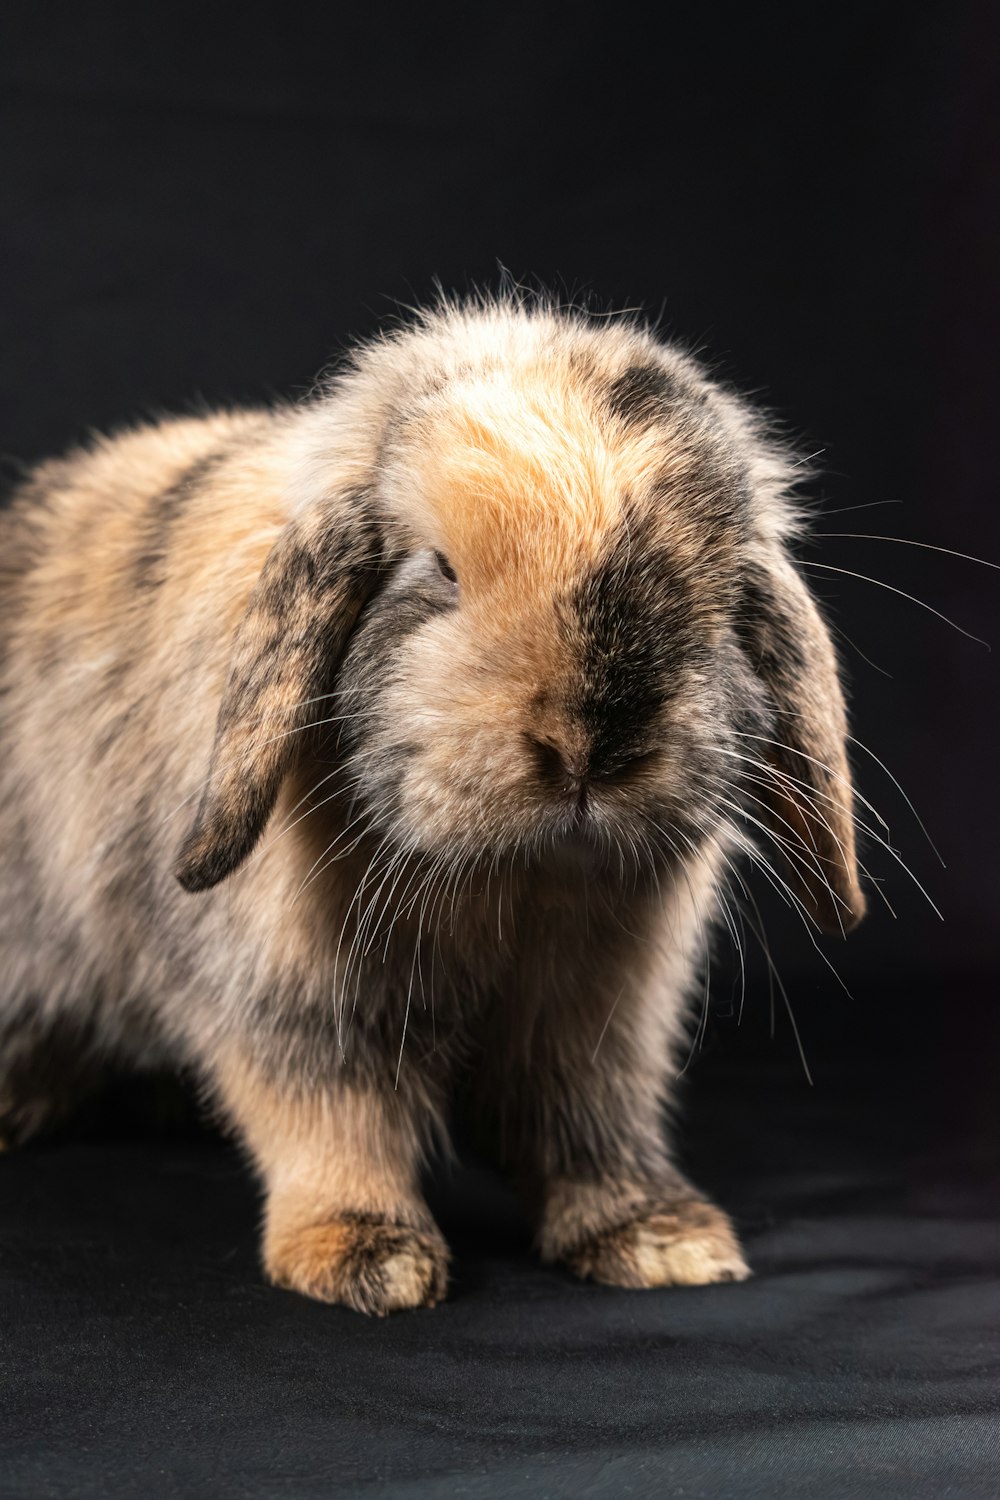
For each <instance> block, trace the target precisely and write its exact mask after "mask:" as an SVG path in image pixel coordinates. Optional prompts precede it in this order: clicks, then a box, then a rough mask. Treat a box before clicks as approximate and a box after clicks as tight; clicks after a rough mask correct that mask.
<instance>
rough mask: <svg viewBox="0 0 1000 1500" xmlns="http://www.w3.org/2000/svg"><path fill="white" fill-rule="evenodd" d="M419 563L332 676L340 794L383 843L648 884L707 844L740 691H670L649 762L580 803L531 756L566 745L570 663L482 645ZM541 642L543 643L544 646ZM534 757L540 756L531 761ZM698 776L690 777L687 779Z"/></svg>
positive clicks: (522, 649) (512, 643) (364, 625)
mask: <svg viewBox="0 0 1000 1500" xmlns="http://www.w3.org/2000/svg"><path fill="white" fill-rule="evenodd" d="M467 615H468V612H467V611H466V610H464V609H463V608H461V607H459V606H457V605H456V603H455V602H454V600H453V599H449V597H448V596H447V595H446V594H445V593H444V591H443V590H442V588H441V586H440V582H439V581H435V579H434V578H433V577H432V576H431V575H430V574H429V572H428V568H427V565H426V562H425V561H422V560H421V558H420V557H419V556H418V557H416V558H414V559H411V560H410V561H409V562H407V563H406V564H404V566H403V567H402V568H401V569H400V570H399V571H398V573H397V575H396V577H395V578H394V579H393V581H392V583H391V584H390V585H389V587H388V588H387V590H386V591H385V594H384V595H383V596H382V597H381V598H380V599H378V600H377V601H375V602H373V604H372V605H371V606H370V608H369V610H368V611H367V613H366V616H365V617H364V619H363V620H362V622H361V625H360V626H359V629H358V631H357V633H356V636H355V639H354V641H353V642H352V645H351V647H350V649H349V652H348V655H347V658H346V660H345V662H344V666H343V670H342V672H341V676H340V692H339V699H340V703H341V706H342V710H343V727H342V730H341V732H340V742H341V748H342V750H344V749H346V751H347V765H348V770H349V775H350V780H351V785H352V788H353V791H354V793H355V795H356V797H357V799H358V801H359V802H360V803H361V804H362V805H363V807H364V810H365V811H366V813H367V815H368V816H369V817H370V818H371V820H372V822H373V823H375V824H376V825H377V826H378V827H379V828H380V829H382V830H383V831H385V832H391V834H392V837H393V839H394V840H395V841H398V842H399V843H402V844H408V845H410V846H411V847H412V848H413V849H415V850H419V851H420V852H422V853H426V854H430V855H440V856H443V857H448V858H453V859H462V858H465V857H467V856H477V857H485V858H493V857H495V856H497V855H503V854H510V853H512V852H513V851H515V850H517V851H520V850H527V851H534V852H541V851H543V850H544V849H545V848H547V847H550V846H551V845H552V844H553V843H554V842H556V841H558V842H559V843H560V844H565V843H566V841H567V840H569V847H570V848H571V850H572V851H573V852H574V853H575V856H576V858H577V859H579V860H584V861H585V862H588V863H594V864H595V865H603V864H607V863H608V861H609V860H610V861H612V862H614V864H615V866H616V867H618V866H619V865H620V864H622V862H623V860H624V861H625V862H628V861H631V862H632V863H634V866H635V870H636V873H638V872H639V871H640V870H641V869H644V870H646V871H647V872H648V871H650V870H652V869H655V868H656V867H657V866H661V865H662V864H664V863H669V862H672V860H673V859H674V858H675V857H677V856H680V857H686V856H687V855H688V854H690V853H691V851H692V847H693V846H694V845H696V844H699V843H700V842H701V839H702V837H703V836H704V835H705V834H706V833H707V832H716V831H717V829H718V811H719V810H718V808H717V807H716V805H715V802H716V798H715V796H714V795H713V791H712V788H713V785H719V784H721V782H722V780H723V778H724V776H725V773H726V772H727V770H728V767H727V765H726V763H725V761H724V760H723V759H722V757H721V755H720V753H719V747H720V745H722V743H723V741H724V732H723V728H722V726H724V725H725V724H726V723H727V722H728V719H729V717H730V716H731V714H732V712H733V706H734V703H735V702H736V701H737V699H738V692H737V689H736V687H735V686H734V684H733V683H732V682H731V681H730V679H729V677H728V676H727V674H726V673H725V672H722V673H720V674H719V676H718V677H717V678H716V679H715V680H714V682H711V683H708V682H706V681H705V680H704V679H703V677H702V675H701V674H700V673H699V674H698V675H697V678H695V677H694V676H692V677H690V679H685V680H682V681H681V682H679V683H678V685H677V692H676V694H675V696H674V697H673V699H672V701H671V703H670V706H669V709H668V710H667V711H665V712H664V715H663V720H662V723H661V724H660V725H659V726H658V727H657V733H656V738H657V749H656V751H655V753H653V754H651V755H649V756H647V757H645V758H644V759H643V760H642V761H641V762H640V763H638V764H637V765H635V766H630V767H629V768H628V771H627V774H625V775H623V776H622V777H620V778H612V779H609V780H607V781H606V782H604V783H602V784H600V785H593V786H591V787H590V788H589V790H588V794H587V804H586V806H587V815H586V818H581V817H580V816H579V809H580V802H579V793H578V790H577V789H575V788H574V787H573V786H572V785H571V784H569V783H564V782H563V780H562V779H561V777H560V775H559V773H558V771H557V770H555V771H554V770H553V768H552V765H551V764H550V763H549V760H550V759H551V758H549V760H547V759H546V756H545V754H544V741H545V740H546V738H547V736H548V735H549V734H550V733H552V734H553V735H554V736H555V737H557V738H558V739H559V740H561V741H563V742H565V741H566V740H567V739H568V738H569V737H570V736H571V735H572V733H573V728H574V726H573V723H572V721H571V718H569V717H567V716H564V715H563V714H562V713H561V710H560V707H559V705H560V704H561V703H566V702H569V701H571V699H572V692H571V689H572V684H573V667H574V663H573V662H571V661H569V660H565V661H561V660H559V659H558V656H559V654H558V652H557V651H555V650H553V649H552V648H551V646H549V645H548V643H547V642H546V641H545V637H544V635H542V634H541V632H539V633H538V637H536V638H535V639H534V640H533V639H532V634H531V632H530V631H529V630H525V631H524V633H523V634H522V635H521V636H520V638H519V637H518V635H517V634H513V636H511V635H508V636H507V637H506V639H505V640H504V641H503V642H501V641H500V640H499V639H496V638H494V637H493V636H492V635H491V633H490V632H489V630H488V629H487V628H486V623H485V621H483V620H474V621H470V619H469V618H468V617H467ZM554 634H555V632H554V631H551V630H550V632H549V640H551V639H552V637H553V636H554ZM540 750H541V753H540ZM699 773H700V774H699Z"/></svg>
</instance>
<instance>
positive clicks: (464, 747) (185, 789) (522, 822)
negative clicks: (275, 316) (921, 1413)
mask: <svg viewBox="0 0 1000 1500" xmlns="http://www.w3.org/2000/svg"><path fill="white" fill-rule="evenodd" d="M798 472H799V471H798V470H797V469H796V468H795V464H794V460H793V457H792V455H791V453H790V451H789V449H788V448H787V446H786V444H785V442H784V440H782V439H779V438H778V437H776V436H775V435H774V433H773V432H772V430H771V427H770V425H769V423H768V422H767V421H766V420H765V419H764V417H763V416H762V415H761V414H759V413H757V412H756V411H755V410H754V409H753V408H752V407H751V406H750V405H748V404H747V403H746V402H745V401H744V400H743V399H742V398H741V397H739V396H737V395H735V394H733V393H732V392H730V391H729V390H728V388H726V387H724V386H723V385H722V384H720V383H719V382H718V381H717V380H716V379H714V378H713V377H711V376H710V375H709V374H708V372H707V371H706V369H705V368H704V367H703V366H702V365H701V364H700V363H699V362H698V361H697V360H695V359H694V358H693V357H692V356H690V355H689V354H688V353H686V352H684V351H683V350H681V349H680V348H679V347H676V346H674V345H673V344H671V343H669V342H667V341H665V340H663V339H662V338H661V337H659V335H658V334H657V333H656V332H655V331H654V330H653V329H651V328H650V327H649V326H647V325H646V324H644V323H642V322H641V321H639V320H638V319H637V318H636V317H635V316H624V315H623V316H615V317H608V318H596V317H590V316H588V315H587V314H586V313H584V312H581V311H579V310H573V309H565V308H561V307H560V306H558V305H557V304H556V303H554V302H552V301H547V300H545V299H544V298H542V297H539V298H536V299H528V298H525V297H518V296H513V295H500V296H497V297H488V296H480V297H476V298H473V299H471V300H470V299H447V298H442V299H441V300H440V301H439V302H438V303H437V304H435V305H434V306H432V307H430V308H428V309H426V310H418V311H415V312H414V313H413V315H412V316H408V317H407V319H406V320H405V321H402V322H401V323H400V325H399V326H397V327H394V328H393V329H391V330H390V331H388V332H385V333H383V334H382V335H380V336H379V337H377V338H375V339H373V340H372V341H370V342H368V343H366V344H362V345H359V346H358V347H357V348H355V349H354V350H353V351H352V352H351V353H350V355H349V357H348V358H346V359H345V360H344V362H343V363H342V365H341V367H340V368H339V369H338V370H337V371H336V372H335V373H334V374H333V375H332V376H329V377H327V378H326V379H325V380H324V381H323V382H322V383H321V384H320V385H319V386H318V387H317V389H316V390H315V391H314V392H313V393H312V394H310V395H309V396H308V397H307V398H306V399H304V400H302V401H301V402H298V403H290V404H275V405H274V406H273V407H269V408H266V409H263V408H262V409H246V410H230V411H218V412H214V413H210V414H207V415H198V416H190V417H184V418H176V419H168V420H161V421H156V422H152V423H150V424H147V425H143V426H138V427H136V428H134V429H131V430H126V431H123V432H121V433H119V434H117V435H115V436H112V437H107V438H104V437H99V438H97V439H95V440H94V441H93V442H92V443H91V445H90V446H88V447H86V448H83V449H79V450H77V451H75V452H71V453H70V454H69V455H68V456H66V457H63V458H59V459H55V460H53V461H50V462H44V463H42V464H40V465H39V466H38V467H37V468H35V469H34V470H33V471H31V472H30V473H29V474H28V475H27V476H26V477H25V479H24V481H23V483H21V485H20V486H19V488H18V490H17V492H16V493H15V495H14V497H13V499H12V502H11V504H10V505H9V506H8V508H7V509H6V511H4V512H3V513H2V515H0V572H2V579H0V583H2V588H0V690H2V691H0V735H2V762H0V840H2V846H3V850H4V854H5V859H4V866H3V871H2V875H0V903H2V908H3V912H4V922H3V929H2V934H0V975H2V980H0V984H2V990H0V1135H2V1136H3V1137H4V1139H5V1140H6V1142H7V1143H8V1144H11V1145H13V1144H15V1143H16V1142H18V1141H19V1140H22V1139H26V1138H27V1137H28V1136H30V1135H31V1134H32V1133H33V1132H34V1131H36V1130H38V1129H40V1128H42V1126H43V1125H44V1124H45V1123H46V1122H47V1121H49V1120H50V1119H52V1118H54V1117H55V1116H56V1115H58V1113H59V1112H60V1111H62V1110H63V1109H65V1108H68V1106H69V1104H70V1103H71V1102H72V1101H73V1099H74V1098H75V1097H76V1094H77V1091H78V1090H79V1089H80V1088H84V1087H86V1086H87V1084H88V1083H89V1081H90V1078H91V1076H92V1074H93V1073H94V1072H95V1071H96V1070H99V1069H101V1068H104V1067H107V1066H109V1065H110V1066H114V1067H125V1068H134V1069H145V1068H150V1067H162V1066H164V1065H166V1066H169V1067H171V1068H176V1069H178V1070H181V1071H183V1072H185V1073H186V1074H187V1075H188V1076H191V1077H193V1078H194V1079H195V1080H197V1083H198V1086H199V1087H200V1088H201V1089H202V1090H203V1091H204V1096H205V1098H206V1100H207V1101H208V1102H209V1107H210V1108H212V1109H214V1110H216V1111H217V1112H218V1114H219V1116H220V1117H221V1118H222V1120H223V1121H224V1122H225V1124H226V1126H227V1128H229V1129H231V1131H232V1132H233V1133H234V1134H235V1136H236V1138H237V1140H238V1141H239V1142H240V1143H241V1145H242V1147H243V1148H244V1149H245V1151H246V1152H247V1154H248V1156H249V1158H250V1160H251V1161H252V1163H253V1166H254V1168H255V1170H256V1172H257V1173H258V1174H259V1178H260V1181H261V1184H262V1189H263V1194H264V1209H263V1227H262V1263H263V1268H264V1271H265V1273H266V1275H267V1277H268V1278H269V1279H270V1280H271V1281H272V1282H273V1283H275V1284H277V1285H279V1286H282V1287H286V1288H291V1289H294V1290H296V1291H298V1292H300V1293H304V1294H305V1295H307V1296H310V1297H314V1298H318V1299H320V1300H323V1301H327V1302H334V1303H341V1304H344V1305H346V1306H348V1307H351V1308H354V1309H357V1310H359V1311H362V1312H366V1313H373V1314H378V1315H382V1314H385V1313H388V1312H391V1311H394V1310H398V1309H404V1308H416V1307H422V1306H433V1305H434V1304H435V1303H436V1302H438V1301H439V1300H440V1299H441V1298H443V1297H444V1296H445V1293H446V1289H447V1281H448V1270H449V1252H448V1248H447V1245H446V1243H445V1240H444V1238H443V1236H442V1234H441V1233H440V1231H439V1229H438V1227H437V1226H436V1224H435V1222H434V1221H433V1219H432V1217H431V1214H430V1211H429V1209H428V1207H427V1205H426V1203H425V1200H424V1198H423V1196H422V1193H421V1172H422V1168H423V1165H424V1163H425V1161H426V1158H427V1154H428V1152H429V1151H431V1150H432V1149H440V1148H446V1146H447V1142H448V1139H449V1126H450V1123H451V1122H452V1121H453V1119H454V1118H457V1117H460V1118H462V1119H464V1120H467V1121H468V1122H470V1124H471V1128H472V1130H473V1131H474V1138H475V1139H476V1140H477V1141H478V1142H479V1143H480V1144H481V1146H482V1148H483V1149H484V1150H485V1151H487V1152H488V1153H489V1154H490V1155H491V1157H492V1159H493V1160H494V1161H495V1162H496V1163H497V1164H498V1165H499V1167H500V1168H501V1169H502V1170H503V1171H504V1172H505V1173H506V1174H507V1175H508V1177H509V1179H510V1180H511V1181H512V1182H513V1183H514V1185H515V1186H516V1188H517V1189H518V1191H519V1192H520V1193H521V1194H522V1195H523V1199H524V1202H525V1204H526V1205H527V1208H528V1211H529V1212H530V1214H531V1216H532V1221H533V1224H534V1226H535V1230H536V1233H537V1248H538V1251H539V1253H540V1255H541V1257H542V1259H543V1260H544V1261H545V1262H559V1263H562V1264H563V1265H565V1266H567V1267H568V1268H569V1269H570V1270H571V1271H572V1272H575V1273H576V1274H578V1275H579V1276H582V1277H586V1278H591V1279H593V1280H595V1281H597V1282H601V1283H607V1284H610V1285H617V1286H622V1287H636V1288H641V1287H663V1286H670V1285H693V1284H705V1283H712V1282H724V1281H736V1280H740V1279H742V1278H743V1277H745V1276H747V1275H748V1274H749V1271H748V1266H747V1263H746V1260H745V1258H744V1255H743V1251H742V1249H741V1246H740V1243H739V1240H738V1238H737V1235H736V1232H735V1230H734V1227H733V1225H732V1223H731V1222H730V1220H729V1218H728V1217H727V1216H726V1214H725V1213H724V1212H723V1211H722V1210H721V1209H719V1208H718V1207H716V1206H715V1205H714V1204H713V1203H711V1202H710V1201H708V1200H707V1199H706V1197H705V1196H704V1195H703V1194H702V1193H701V1192H700V1191H698V1189H697V1188H695V1187H694V1186H693V1185H692V1184H691V1183H690V1182H688V1181H687V1180H686V1178H685V1177H684V1176H683V1175H682V1173H681V1172H680V1170H679V1169H678V1167H677V1166H676V1165H675V1162H674V1160H673V1152H672V1147H671V1143H670V1142H671V1134H670V1132H669V1131H668V1126H667V1121H669V1120H670V1119H671V1118H672V1111H673V1106H674V1104H675V1095H676V1087H675V1080H676V1076H677V1073H678V1071H679V1066H678V1065H679V1058H680V1049H681V1047H682V1045H683V1042H684V1038H685V1036H686V1035H688V1034H689V1027H690V1009H691V1006H690V1000H691V991H692V985H693V981H694V978H695V976H696V975H697V973H698V971H699V968H700V965H701V964H702V962H703V960H704V956H705V953H706V948H707V945H708V944H709V943H710V941H711V937H712V933H713V930H714V928H715V926H716V924H717V923H718V922H719V920H720V895H719V892H720V887H721V886H722V884H723V883H724V881H725V878H726V876H727V873H728V872H729V871H730V870H731V868H732V864H733V861H734V860H735V859H737V858H738V857H739V856H740V855H741V854H744V853H746V852H747V851H748V850H752V847H753V845H752V842H751V836H753V838H757V837H758V831H759V833H761V834H765V835H767V836H769V837H770V839H771V840H772V843H773V845H774V847H775V850H778V849H780V850H781V851H782V853H783V855H784V857H785V859H786V868H785V874H784V875H783V876H782V879H783V880H784V882H785V884H786V887H787V888H788V890H789V891H790V893H791V895H792V897H793V899H794V901H795V903H796V904H797V905H798V906H799V908H800V909H801V911H802V912H803V914H804V915H806V916H807V917H808V918H809V920H810V921H813V922H815V923H816V925H817V926H819V927H820V928H822V929H824V930H826V931H830V932H834V933H842V932H847V931H848V930H849V929H850V928H851V927H852V926H853V925H854V924H855V923H856V922H857V921H858V920H859V919H860V917H861V916H862V914H863V912H864V905H865V902H864V896H863V894H862V892H861V889H860V887H859V881H858V869H857V860H856V855H855V830H854V822H853V813H852V807H853V793H852V783H851V772H850V768H849V765H848V761H847V756H846V753H845V735H846V729H845V709H844V698H843V694H842V689H841V685H840V681H839V674H838V665H837V661H836V658H835V653H834V649H833V646H832V644H831V640H830V635H829V632H828V629H827V627H826V625H825V624H824V622H823V620H822V618H821V615H820V613H819V611H818V608H817V605H816V603H815V601H814V600H813V598H812V597H811V595H810V592H809V590H808V589H807V587H806V585H805V584H804V582H803V581H802V578H801V576H800V573H799V571H798V570H797V568H796V566H795V563H794V561H793V558H792V554H791V551H790V544H791V543H792V542H793V541H794V539H795V537H796V535H797V533H798V531H799V529H800V527H801V523H802V517H801V514H800V511H799V508H798V507H797V506H796V504H795V503H794V501H793V499H792V498H791V496H792V490H793V480H794V479H795V477H796V475H797V474H798Z"/></svg>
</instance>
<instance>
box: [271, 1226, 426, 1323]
mask: <svg viewBox="0 0 1000 1500" xmlns="http://www.w3.org/2000/svg"><path fill="white" fill-rule="evenodd" d="M264 1268H265V1270H266V1272H267V1275H268V1277H269V1279H270V1280H271V1281H273V1282H274V1283H275V1285H277V1286H282V1287H287V1288H288V1289H289V1290H291V1291H295V1292H302V1293H303V1294H304V1295H305V1296H307V1297H316V1298H318V1299H319V1301H321V1302H341V1303H343V1304H344V1306H345V1307H352V1308H354V1309H355V1311H356V1312H363V1313H373V1314H375V1315H376V1316H377V1317H384V1316H385V1314H386V1313H390V1312H397V1311H399V1310H401V1309H403V1308H412V1307H433V1306H434V1305H435V1303H437V1302H440V1301H441V1299H442V1297H443V1296H444V1295H445V1292H446V1290H447V1286H448V1247H447V1246H446V1245H445V1242H444V1240H443V1239H442V1238H441V1237H440V1235H438V1234H435V1233H433V1232H432V1233H424V1232H421V1231H419V1230H416V1229H412V1228H410V1227H409V1226H408V1225H405V1224H393V1223H391V1222H389V1221H388V1220H385V1219H380V1218H376V1217H374V1216H370V1215H365V1214H345V1215H343V1216H342V1217H340V1218H337V1219H332V1220H330V1221H329V1222H328V1223H325V1224H308V1225H303V1226H299V1227H297V1228H291V1227H289V1228H288V1229H287V1230H285V1231H283V1232H282V1233H280V1234H277V1235H271V1236H269V1239H268V1244H267V1246H266V1249H265V1255H264Z"/></svg>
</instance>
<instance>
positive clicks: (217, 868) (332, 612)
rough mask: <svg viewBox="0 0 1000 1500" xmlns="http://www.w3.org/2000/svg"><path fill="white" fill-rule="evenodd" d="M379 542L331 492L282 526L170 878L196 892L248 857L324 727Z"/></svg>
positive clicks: (236, 649) (373, 529)
mask: <svg viewBox="0 0 1000 1500" xmlns="http://www.w3.org/2000/svg"><path fill="white" fill-rule="evenodd" d="M383 550H384V549H383V539H382V534H381V528H380V527H379V525H378V523H377V521H376V519H375V516H374V514H373V511H372V508H371V503H370V501H369V500H368V498H367V497H366V496H365V495H363V494H359V493H351V494H346V495H339V496H337V497H336V499H334V500H331V501H329V502H327V503H326V504H324V505H323V506H318V507H315V508H314V509H313V510H311V511H310V512H309V513H307V514H306V515H304V516H302V517H300V518H296V519H294V520H292V521H290V522H289V523H288V525H287V526H286V527H285V529H284V531H282V533H281V534H280V536H279V537H278V540H277V541H276V542H275V544H274V546H273V547H272V549H271V551H270V553H269V554H268V557H267V560H266V562H265V563H264V566H263V568H262V569H261V573H260V577H259V578H258V580H257V583H256V585H255V586H254V589H253V592H252V594H251V595H250V599H249V602H248V604H247V608H246V611H245V613H244V615H243V618H242V620H241V621H240V624H239V627H238V629H237V631H236V639H235V641H234V644H233V651H232V657H231V659H230V667H229V675H228V678H227V681H226V686H225V690H224V692H223V695H222V703H221V706H220V708H219V716H218V720H217V723H216V731H215V744H214V746H213V749H212V759H211V763H210V766H209V777H208V781H207V783H206V786H205V791H204V793H203V794H202V798H201V802H200V804H199V807H198V811H197V813H196V815H195V818H194V822H193V823H192V825H191V828H190V829H189V831H188V833H187V836H186V837H185V839H184V842H183V844H182V845H181V849H180V854H179V856H178V859H177V863H176V866H175V870H174V873H175V874H176V876H177V879H178V880H179V881H180V883H181V885H182V886H184V888H185V890H189V891H201V890H206V889H207V888H208V887H209V886H213V885H216V884H217V883H218V882H219V881H220V880H222V879H224V878H225V876H227V875H229V874H231V873H232V871H233V870H235V869H236V868H237V866H238V865H240V864H241V863H242V862H243V860H244V859H246V857H247V855H248V854H249V853H250V851H251V850H252V849H253V847H254V845H255V844H256V842H257V840H258V838H259V837H260V835H261V833H262V832H263V830H264V825H265V823H266V822H267V819H268V817H269V816H270V813H271V810H272V808H273V807H274V803H275V799H276V797H277V795H278V789H279V787H280V785H281V781H282V778H283V777H284V774H285V771H286V769H287V767H288V765H289V762H290V760H291V757H292V755H293V754H294V752H295V750H296V749H297V742H298V740H299V738H300V737H299V735H298V734H297V733H296V731H297V730H300V729H301V728H303V727H304V726H305V725H308V724H309V723H310V721H311V720H312V719H314V718H322V717H323V712H322V705H320V706H319V711H317V705H316V703H315V702H313V703H310V702H309V701H308V700H310V699H315V698H316V697H317V696H318V695H319V694H321V693H323V692H325V691H327V690H328V688H329V685H330V682H331V678H332V673H333V670H334V668H335V667H336V664H337V661H338V660H339V658H340V655H341V653H342V651H343V648H344V645H345V643H346V640H347V637H348V635H349V633H350V630H351V627H352V626H353V624H354V622H355V620H356V619H357V616H358V613H359V611H360V609H361V607H362V605H363V604H364V603H365V601H366V599H367V598H368V597H369V596H370V595H371V593H372V592H373V590H374V588H375V585H376V582H377V579H378V575H379V570H380V566H381V564H382V562H383Z"/></svg>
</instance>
